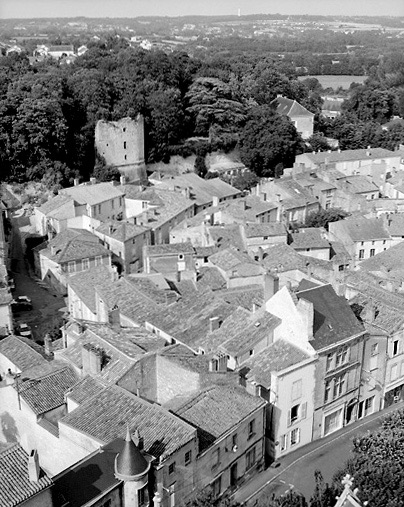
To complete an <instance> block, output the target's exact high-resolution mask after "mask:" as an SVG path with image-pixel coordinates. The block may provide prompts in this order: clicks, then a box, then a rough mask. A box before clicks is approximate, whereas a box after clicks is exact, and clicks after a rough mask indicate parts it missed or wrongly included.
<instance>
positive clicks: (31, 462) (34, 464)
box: [28, 449, 41, 482]
mask: <svg viewBox="0 0 404 507" xmlns="http://www.w3.org/2000/svg"><path fill="white" fill-rule="evenodd" d="M40 474H41V469H40V467H39V458H38V452H37V450H36V449H33V450H32V451H31V454H30V455H29V457H28V477H29V480H30V481H31V482H38V481H39V477H40Z"/></svg>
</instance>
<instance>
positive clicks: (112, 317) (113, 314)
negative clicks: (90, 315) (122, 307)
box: [108, 305, 121, 329]
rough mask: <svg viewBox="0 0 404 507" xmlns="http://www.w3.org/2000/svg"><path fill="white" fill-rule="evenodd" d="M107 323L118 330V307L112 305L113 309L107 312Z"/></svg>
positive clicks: (119, 318)
mask: <svg viewBox="0 0 404 507" xmlns="http://www.w3.org/2000/svg"><path fill="white" fill-rule="evenodd" d="M108 322H109V323H110V324H111V326H112V327H113V328H114V329H120V327H121V315H120V311H119V307H118V305H114V306H113V308H112V309H111V310H110V311H109V312H108Z"/></svg>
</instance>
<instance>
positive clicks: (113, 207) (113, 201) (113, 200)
mask: <svg viewBox="0 0 404 507" xmlns="http://www.w3.org/2000/svg"><path fill="white" fill-rule="evenodd" d="M111 208H112V209H115V199H111Z"/></svg>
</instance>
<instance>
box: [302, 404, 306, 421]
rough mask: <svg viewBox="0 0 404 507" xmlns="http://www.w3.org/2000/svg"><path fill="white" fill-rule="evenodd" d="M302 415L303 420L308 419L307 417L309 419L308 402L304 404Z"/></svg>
mask: <svg viewBox="0 0 404 507" xmlns="http://www.w3.org/2000/svg"><path fill="white" fill-rule="evenodd" d="M301 413H302V416H301V419H306V417H307V401H305V402H304V403H302V412H301Z"/></svg>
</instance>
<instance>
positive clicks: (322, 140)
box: [307, 132, 331, 151]
mask: <svg viewBox="0 0 404 507" xmlns="http://www.w3.org/2000/svg"><path fill="white" fill-rule="evenodd" d="M307 142H308V143H309V146H308V148H307V150H308V151H327V150H330V149H331V146H330V145H329V144H328V142H327V138H326V137H324V135H323V134H320V133H318V132H316V133H314V134H313V135H312V136H310V137H309V139H307Z"/></svg>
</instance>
